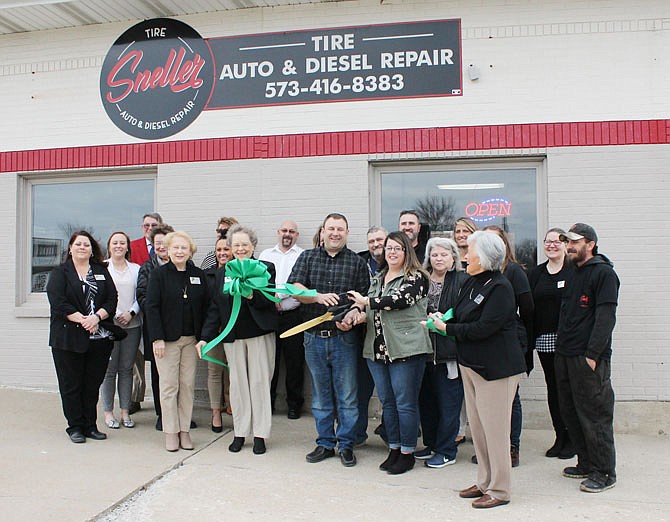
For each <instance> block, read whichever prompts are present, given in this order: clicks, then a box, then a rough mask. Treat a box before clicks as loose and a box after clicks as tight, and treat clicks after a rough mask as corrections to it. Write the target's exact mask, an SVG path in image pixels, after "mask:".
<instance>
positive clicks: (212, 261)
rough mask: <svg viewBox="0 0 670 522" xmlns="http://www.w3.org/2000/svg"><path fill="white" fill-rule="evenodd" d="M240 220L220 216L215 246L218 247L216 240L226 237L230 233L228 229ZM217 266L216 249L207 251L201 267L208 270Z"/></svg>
mask: <svg viewBox="0 0 670 522" xmlns="http://www.w3.org/2000/svg"><path fill="white" fill-rule="evenodd" d="M237 223H238V221H237V219H235V218H234V217H227V216H223V217H221V218H219V221H218V222H217V223H216V241H214V246H215V247H216V242H217V241H218V240H219V239H226V235H227V234H228V229H229V228H230V227H232V226H233V225H237ZM214 266H216V249H215V250H212V251H211V252H207V255H206V256H205V259H203V260H202V263H201V264H200V268H201V269H203V270H207V269H208V268H212V267H214Z"/></svg>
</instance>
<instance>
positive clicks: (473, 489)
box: [458, 485, 484, 498]
mask: <svg viewBox="0 0 670 522" xmlns="http://www.w3.org/2000/svg"><path fill="white" fill-rule="evenodd" d="M482 495H484V493H482V490H481V489H479V488H478V487H477V486H476V485H473V486H470V487H469V488H467V489H464V490H462V491H461V492H459V493H458V496H459V497H461V498H479V497H481V496H482Z"/></svg>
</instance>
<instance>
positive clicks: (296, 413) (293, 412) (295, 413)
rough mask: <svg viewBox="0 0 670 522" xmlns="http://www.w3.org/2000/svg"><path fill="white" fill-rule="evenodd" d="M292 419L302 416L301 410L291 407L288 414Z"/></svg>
mask: <svg viewBox="0 0 670 522" xmlns="http://www.w3.org/2000/svg"><path fill="white" fill-rule="evenodd" d="M286 416H287V417H288V418H289V419H291V420H296V419H299V418H300V412H299V411H298V410H296V409H295V408H289V410H288V415H286Z"/></svg>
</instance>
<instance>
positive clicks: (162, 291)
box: [145, 231, 209, 451]
mask: <svg viewBox="0 0 670 522" xmlns="http://www.w3.org/2000/svg"><path fill="white" fill-rule="evenodd" d="M165 245H166V247H167V251H168V256H169V258H170V261H169V262H168V263H166V264H164V265H163V266H159V267H158V268H156V269H155V270H154V271H153V272H152V274H151V277H150V278H149V287H148V289H147V297H146V302H145V308H146V310H145V311H146V315H147V318H148V323H149V336H150V339H151V342H152V347H153V354H154V357H155V358H156V366H157V367H158V373H159V375H160V393H161V410H162V421H163V432H164V433H165V449H166V450H168V451H177V450H178V449H179V448H180V447H181V448H182V449H185V450H192V449H193V442H191V436H190V426H191V416H192V413H193V391H194V386H195V369H196V364H197V361H198V355H197V351H196V348H195V345H196V343H197V341H198V340H199V339H200V332H201V330H202V325H203V322H204V320H205V315H206V312H207V306H208V305H209V291H208V288H207V281H206V279H205V273H204V272H203V271H202V270H201V269H200V268H198V267H196V266H195V265H194V264H193V261H191V259H192V257H193V254H195V252H196V250H197V247H196V245H195V242H194V241H193V239H192V238H191V236H189V235H188V234H187V233H186V232H181V231H177V232H171V233H169V234H168V235H167V236H165Z"/></svg>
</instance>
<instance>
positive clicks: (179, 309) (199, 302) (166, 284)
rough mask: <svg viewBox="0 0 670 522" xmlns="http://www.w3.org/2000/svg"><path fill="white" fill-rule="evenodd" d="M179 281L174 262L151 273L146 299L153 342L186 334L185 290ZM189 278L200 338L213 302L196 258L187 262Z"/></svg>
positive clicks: (150, 337)
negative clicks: (183, 322)
mask: <svg viewBox="0 0 670 522" xmlns="http://www.w3.org/2000/svg"><path fill="white" fill-rule="evenodd" d="M179 281H180V277H179V273H178V271H177V267H175V266H174V264H172V262H171V261H170V262H168V263H166V264H164V265H163V266H159V267H158V268H156V269H154V270H153V271H152V272H151V277H150V278H149V286H148V287H147V295H146V299H145V301H144V314H145V316H146V318H147V322H148V330H149V339H150V340H151V342H153V341H156V340H159V339H162V340H164V341H176V340H177V339H179V337H181V335H182V332H183V324H182V320H183V318H184V309H183V308H184V299H183V298H182V294H183V291H184V289H183V288H182V287H181V286H180V283H179ZM186 281H187V286H188V288H187V291H188V295H189V300H188V302H189V303H190V305H191V314H192V316H193V327H194V331H195V337H196V339H198V340H200V332H201V330H202V324H203V322H204V320H205V315H206V313H207V307H208V305H209V289H208V288H207V281H206V278H205V273H204V272H203V271H202V270H200V269H199V268H198V267H196V266H195V265H194V264H193V261H188V262H187V263H186Z"/></svg>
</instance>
